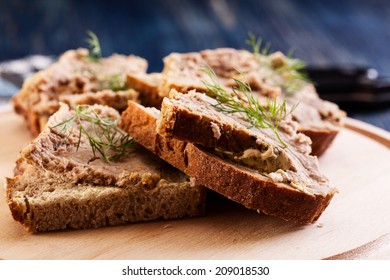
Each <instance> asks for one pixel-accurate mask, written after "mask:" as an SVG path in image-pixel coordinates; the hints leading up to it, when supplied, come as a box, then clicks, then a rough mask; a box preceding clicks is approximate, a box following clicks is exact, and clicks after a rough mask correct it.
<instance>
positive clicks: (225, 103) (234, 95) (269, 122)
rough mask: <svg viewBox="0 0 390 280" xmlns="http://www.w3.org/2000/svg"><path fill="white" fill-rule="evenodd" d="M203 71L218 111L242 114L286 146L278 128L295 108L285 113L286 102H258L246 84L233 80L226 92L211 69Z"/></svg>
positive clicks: (206, 84) (270, 100)
mask: <svg viewBox="0 0 390 280" xmlns="http://www.w3.org/2000/svg"><path fill="white" fill-rule="evenodd" d="M203 71H204V72H205V73H206V74H207V75H208V76H209V77H210V79H211V82H206V81H203V84H204V85H205V87H206V89H207V92H208V95H209V96H211V97H213V98H214V99H215V100H216V101H217V103H216V104H212V106H213V107H214V108H216V109H217V110H218V111H220V112H223V113H226V114H234V113H242V114H244V115H245V116H246V119H247V121H248V122H249V123H250V124H251V125H252V126H254V127H257V128H268V129H271V130H272V131H273V132H274V133H275V135H276V137H277V138H278V140H279V142H280V143H281V144H282V145H283V147H284V148H286V147H287V144H286V143H285V142H284V141H283V140H282V138H281V137H280V135H279V132H278V128H279V124H280V122H281V121H282V120H284V119H285V118H286V117H287V116H288V115H289V114H291V112H292V111H293V110H294V109H295V106H294V107H293V108H292V109H291V110H290V111H287V105H286V101H283V102H282V103H281V104H279V103H278V102H277V101H276V99H269V98H267V99H266V105H265V106H264V105H262V104H260V102H259V101H258V100H257V99H256V98H255V96H254V95H253V94H252V90H251V87H250V85H249V84H248V83H245V82H242V81H240V80H239V79H236V78H234V79H233V80H234V82H235V85H234V86H233V87H232V88H231V89H232V92H228V91H227V90H226V89H225V88H223V87H222V86H221V85H220V84H219V83H218V81H217V78H216V75H215V73H214V71H213V70H212V69H211V68H203Z"/></svg>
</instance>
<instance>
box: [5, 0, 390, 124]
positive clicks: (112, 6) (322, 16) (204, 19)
mask: <svg viewBox="0 0 390 280" xmlns="http://www.w3.org/2000/svg"><path fill="white" fill-rule="evenodd" d="M88 29H90V30H93V31H94V32H96V33H97V34H98V36H99V38H100V41H101V45H102V49H103V53H104V54H106V55H109V54H111V53H112V52H118V53H133V54H136V55H139V56H142V57H144V58H146V59H148V61H149V64H150V65H149V70H150V71H160V70H161V68H162V58H163V57H164V56H165V55H167V54H168V53H170V52H188V51H197V50H201V49H206V48H216V47H234V48H247V46H246V44H245V39H246V37H247V34H248V31H252V32H253V33H255V34H258V35H259V36H261V37H262V38H263V39H264V41H265V42H269V43H270V44H271V47H272V49H273V50H281V51H284V52H287V51H289V50H294V51H295V52H294V54H295V56H296V57H298V58H300V59H302V60H304V61H306V62H307V63H308V64H311V65H319V66H324V65H368V66H372V67H374V68H376V69H377V70H378V71H379V74H380V75H382V76H390V51H389V47H388V42H389V40H390V1H386V0H370V1H365V0H355V1H353V0H336V1H334V0H320V1H309V0H276V1H256V0H247V1H245V0H244V1H235V0H203V1H202V0H200V1H191V0H187V1H179V0H174V1H164V0H154V1H115V3H114V1H92V0H84V1H76V0H67V1H65V0H63V1H23V0H13V1H7V0H0V61H2V60H9V59H16V58H20V57H23V56H26V55H29V54H45V55H59V54H60V53H62V52H64V51H65V50H67V49H71V48H77V47H80V46H85V41H84V39H85V36H86V35H85V32H86V30H88ZM351 116H352V117H355V118H358V119H361V120H363V121H366V122H369V123H372V124H374V125H376V126H379V127H382V128H385V129H387V130H389V131H390V109H389V108H385V109H381V110H375V111H369V112H363V111H362V112H355V113H353V114H352V115H351Z"/></svg>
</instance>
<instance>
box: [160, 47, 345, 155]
mask: <svg viewBox="0 0 390 280" xmlns="http://www.w3.org/2000/svg"><path fill="white" fill-rule="evenodd" d="M259 57H260V58H261V59H267V61H266V62H267V63H265V62H262V61H261V60H259V59H257V57H256V56H255V55H253V54H252V53H250V52H248V51H245V50H235V49H229V48H222V49H215V50H204V51H201V52H198V53H184V54H179V53H172V54H170V55H168V56H167V57H165V58H164V69H163V72H162V81H161V85H160V95H162V96H168V95H169V93H170V91H171V90H172V89H175V90H177V91H179V92H183V93H185V92H188V91H190V90H192V89H195V90H198V91H200V92H207V88H206V87H205V85H204V83H203V81H209V77H208V76H207V75H206V73H204V72H203V71H201V69H202V67H210V68H211V69H212V70H213V71H214V72H215V74H216V76H217V78H218V81H219V82H220V83H221V84H222V85H223V86H225V87H226V88H230V87H231V86H233V85H234V84H235V82H234V80H233V79H237V78H238V79H245V81H246V82H247V83H248V84H249V85H250V86H251V88H252V91H253V94H254V95H256V96H258V97H259V98H264V97H265V98H276V99H278V100H280V101H281V102H282V101H284V100H286V101H287V103H288V105H289V106H290V107H293V106H295V105H296V104H299V106H298V107H297V108H296V110H294V112H293V118H294V120H295V121H297V122H298V130H299V131H300V132H303V133H304V134H306V135H307V136H309V137H310V138H311V139H312V142H313V146H312V148H313V149H312V153H313V155H317V156H319V155H321V154H323V153H324V152H325V150H326V149H327V148H328V147H329V145H330V144H331V142H332V141H333V139H334V138H335V136H336V135H337V133H338V131H339V128H340V126H342V124H343V119H344V118H345V112H343V111H341V110H340V109H339V108H338V106H337V105H336V104H333V103H331V102H328V101H324V100H321V99H320V98H319V96H318V94H317V93H316V91H315V88H314V86H313V85H312V84H310V83H309V82H306V81H301V80H298V79H294V76H292V78H291V79H289V80H287V81H284V80H283V78H281V76H283V75H284V74H283V75H281V74H276V73H279V72H280V71H279V72H277V71H278V70H275V69H273V66H272V65H278V63H279V64H281V63H283V61H287V60H288V59H287V58H286V57H284V56H283V55H282V54H281V53H275V54H272V55H270V56H261V55H260V56H259ZM287 74H289V73H287ZM290 74H291V73H290Z"/></svg>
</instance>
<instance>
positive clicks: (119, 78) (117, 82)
mask: <svg viewBox="0 0 390 280" xmlns="http://www.w3.org/2000/svg"><path fill="white" fill-rule="evenodd" d="M98 88H99V89H100V90H103V89H111V90H112V91H120V90H127V89H129V86H128V85H127V83H126V80H125V78H124V75H123V74H122V73H116V74H112V75H110V76H108V77H105V78H103V79H102V80H101V81H99V82H98Z"/></svg>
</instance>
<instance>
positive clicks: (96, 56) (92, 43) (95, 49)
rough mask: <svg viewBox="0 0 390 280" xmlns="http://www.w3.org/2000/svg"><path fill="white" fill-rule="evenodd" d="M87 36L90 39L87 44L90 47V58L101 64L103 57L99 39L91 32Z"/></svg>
mask: <svg viewBox="0 0 390 280" xmlns="http://www.w3.org/2000/svg"><path fill="white" fill-rule="evenodd" d="M87 34H88V38H87V39H86V42H87V43H88V45H89V49H88V58H89V59H90V60H91V61H93V62H99V61H100V59H102V57H103V55H102V49H101V48H100V43H99V39H98V37H97V36H96V34H95V33H94V32H92V31H90V30H88V31H87Z"/></svg>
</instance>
